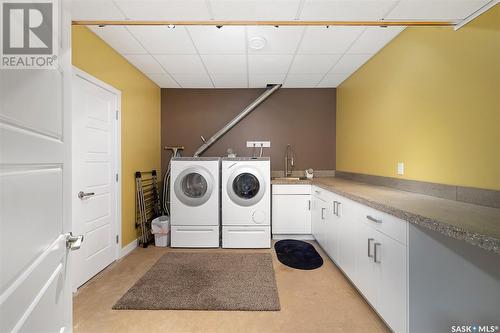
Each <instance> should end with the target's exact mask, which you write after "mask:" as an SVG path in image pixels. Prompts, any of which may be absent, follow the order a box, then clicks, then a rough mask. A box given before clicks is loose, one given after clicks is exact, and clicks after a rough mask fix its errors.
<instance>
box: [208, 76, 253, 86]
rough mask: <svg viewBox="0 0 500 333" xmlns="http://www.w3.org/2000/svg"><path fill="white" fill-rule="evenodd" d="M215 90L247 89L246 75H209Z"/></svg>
mask: <svg viewBox="0 0 500 333" xmlns="http://www.w3.org/2000/svg"><path fill="white" fill-rule="evenodd" d="M210 77H211V78H212V80H213V82H214V85H215V88H247V86H248V83H247V74H246V73H240V74H210Z"/></svg>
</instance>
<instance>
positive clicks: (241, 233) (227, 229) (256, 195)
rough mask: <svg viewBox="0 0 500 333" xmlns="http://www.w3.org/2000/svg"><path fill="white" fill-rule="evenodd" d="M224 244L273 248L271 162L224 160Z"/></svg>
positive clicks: (238, 246) (266, 158)
mask: <svg viewBox="0 0 500 333" xmlns="http://www.w3.org/2000/svg"><path fill="white" fill-rule="evenodd" d="M221 191H222V247H224V248H270V247H271V161H270V160H269V158H268V157H263V158H248V157H243V158H242V157H238V158H223V159H222V190H221Z"/></svg>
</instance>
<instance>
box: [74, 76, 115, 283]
mask: <svg viewBox="0 0 500 333" xmlns="http://www.w3.org/2000/svg"><path fill="white" fill-rule="evenodd" d="M73 78H79V79H83V80H85V81H87V82H90V83H92V84H94V85H96V86H98V87H100V88H102V89H104V90H106V91H108V92H110V93H112V94H113V95H115V96H116V99H117V101H116V109H117V110H116V111H117V113H116V121H115V147H114V149H115V156H116V159H115V168H114V171H115V174H116V175H118V181H117V182H115V231H116V234H117V235H118V242H117V243H116V247H115V256H114V260H115V261H116V260H118V259H120V253H121V249H122V172H121V171H122V170H121V165H122V156H121V146H122V144H121V122H122V117H121V114H122V110H121V99H122V92H121V91H120V90H118V89H116V88H115V87H113V86H111V85H109V84H107V83H106V82H103V81H101V80H99V79H98V78H96V77H94V76H92V75H91V74H89V73H87V72H85V71H83V70H81V69H79V68H78V67H75V66H73V73H72V79H73ZM73 89H75V87H73ZM72 112H73V111H72ZM73 125H74V120H72V127H73ZM71 157H72V161H73V162H74V161H75V160H74V158H75V152H74V151H72V154H71ZM71 187H72V189H73V190H72V195H75V190H76V187H75V184H74V177H73V178H72V179H71ZM74 214H75V211H74V210H73V212H72V229H74V226H75V223H76V216H75V215H74ZM72 275H73V278H72V281H71V283H72V286H74V281H75V278H76V274H72ZM72 288H73V287H72ZM73 291H74V292H76V290H73Z"/></svg>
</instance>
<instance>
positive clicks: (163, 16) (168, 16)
mask: <svg viewBox="0 0 500 333" xmlns="http://www.w3.org/2000/svg"><path fill="white" fill-rule="evenodd" d="M115 3H116V4H117V6H118V7H119V8H120V9H121V10H122V11H123V13H124V14H125V15H126V16H127V18H129V19H131V20H151V21H154V20H209V19H210V13H209V11H208V8H207V6H206V3H205V1H204V0H115Z"/></svg>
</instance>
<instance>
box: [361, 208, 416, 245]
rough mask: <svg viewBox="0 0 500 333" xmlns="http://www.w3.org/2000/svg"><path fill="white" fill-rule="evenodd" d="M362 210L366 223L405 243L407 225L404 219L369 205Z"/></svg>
mask: <svg viewBox="0 0 500 333" xmlns="http://www.w3.org/2000/svg"><path fill="white" fill-rule="evenodd" d="M364 212H365V213H366V214H364V219H365V222H366V224H368V225H369V226H371V227H373V228H375V229H376V230H378V231H380V232H382V233H384V234H386V235H387V236H389V237H391V238H393V239H395V240H397V241H398V242H401V243H402V244H404V245H406V243H407V240H406V234H407V227H408V223H407V222H406V221H404V220H401V219H398V218H397V217H395V216H392V215H389V214H386V213H383V212H381V211H379V210H376V209H373V208H370V207H366V209H364Z"/></svg>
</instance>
